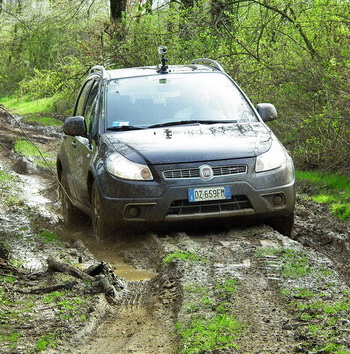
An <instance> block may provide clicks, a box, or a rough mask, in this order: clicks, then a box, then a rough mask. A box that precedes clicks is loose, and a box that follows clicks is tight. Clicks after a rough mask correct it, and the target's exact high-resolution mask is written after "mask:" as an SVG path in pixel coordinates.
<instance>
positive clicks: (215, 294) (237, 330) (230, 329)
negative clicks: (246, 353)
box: [176, 279, 243, 353]
mask: <svg viewBox="0 0 350 354" xmlns="http://www.w3.org/2000/svg"><path fill="white" fill-rule="evenodd" d="M236 288H237V280H236V279H226V280H225V281H224V282H222V283H216V284H213V286H212V287H211V289H208V288H207V287H199V286H197V284H193V285H190V286H187V287H186V288H185V291H186V292H187V293H189V294H192V296H195V297H196V298H197V299H198V300H197V303H196V304H195V305H191V306H189V307H188V308H187V311H186V313H187V314H189V317H188V318H187V320H186V321H183V322H177V323H176V331H177V334H178V335H179V336H180V338H181V342H182V351H181V352H182V353H204V352H206V351H208V352H210V351H215V350H224V351H226V350H231V349H238V348H239V347H238V345H237V344H236V343H235V342H236V340H237V339H238V338H239V336H240V334H241V332H242V329H243V325H242V324H241V323H239V322H238V321H237V319H236V318H235V316H233V315H232V298H233V297H234V294H235V293H236Z"/></svg>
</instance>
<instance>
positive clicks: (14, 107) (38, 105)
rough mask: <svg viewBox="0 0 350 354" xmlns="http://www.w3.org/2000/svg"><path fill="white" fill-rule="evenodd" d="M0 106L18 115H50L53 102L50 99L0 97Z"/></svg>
mask: <svg viewBox="0 0 350 354" xmlns="http://www.w3.org/2000/svg"><path fill="white" fill-rule="evenodd" d="M0 104H1V105H3V106H5V107H7V108H8V109H9V110H11V111H13V112H16V114H19V115H26V114H35V113H40V114H42V113H51V112H52V111H53V101H52V99H51V98H39V99H35V100H33V99H29V98H26V97H21V98H18V97H16V96H7V97H0Z"/></svg>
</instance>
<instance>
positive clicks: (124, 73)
mask: <svg viewBox="0 0 350 354" xmlns="http://www.w3.org/2000/svg"><path fill="white" fill-rule="evenodd" d="M201 62H202V63H204V64H200V63H201ZM193 72H223V73H224V72H225V71H224V69H223V68H222V67H221V65H220V64H219V63H217V62H216V61H214V60H211V59H205V58H200V59H194V60H192V62H191V63H190V64H185V65H169V66H165V67H162V66H160V65H158V66H141V67H134V68H123V69H115V70H106V69H105V68H104V67H103V66H99V65H97V66H94V67H92V68H91V70H90V74H99V75H100V76H102V77H103V78H104V79H106V80H113V79H120V78H126V77H137V76H148V75H164V74H170V73H193Z"/></svg>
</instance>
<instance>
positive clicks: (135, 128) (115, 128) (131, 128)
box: [107, 125, 145, 131]
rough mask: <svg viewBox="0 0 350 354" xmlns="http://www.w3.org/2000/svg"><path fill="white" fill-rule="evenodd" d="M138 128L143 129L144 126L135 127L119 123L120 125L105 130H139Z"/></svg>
mask: <svg viewBox="0 0 350 354" xmlns="http://www.w3.org/2000/svg"><path fill="white" fill-rule="evenodd" d="M140 129H145V128H143V127H136V126H135V125H121V126H116V127H109V128H107V130H114V131H126V130H140Z"/></svg>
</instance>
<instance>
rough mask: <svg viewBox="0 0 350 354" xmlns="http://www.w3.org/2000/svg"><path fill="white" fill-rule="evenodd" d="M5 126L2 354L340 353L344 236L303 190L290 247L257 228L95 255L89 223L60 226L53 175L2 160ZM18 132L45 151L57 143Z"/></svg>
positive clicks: (9, 128)
mask: <svg viewBox="0 0 350 354" xmlns="http://www.w3.org/2000/svg"><path fill="white" fill-rule="evenodd" d="M11 122H12V121H11V119H9V118H8V117H6V116H4V115H3V116H1V118H0V172H1V173H0V177H1V178H0V188H1V195H0V200H1V204H2V208H1V210H0V220H1V226H0V237H1V240H2V241H3V243H2V247H1V249H2V251H1V258H0V282H1V288H0V291H1V292H0V297H1V303H0V321H1V322H0V338H1V341H0V351H1V352H4V353H24V352H26V353H32V352H38V351H44V352H49V353H56V352H57V353H62V352H66V353H179V352H185V353H192V352H193V353H195V352H202V353H314V352H319V353H321V352H322V353H340V352H342V353H346V352H350V344H349V343H350V315H349V313H350V300H349V294H350V289H349V284H350V277H349V261H348V260H349V251H350V237H349V225H348V224H344V223H340V222H338V221H337V220H335V219H334V218H333V217H332V215H331V214H330V213H329V211H328V210H327V208H326V207H324V206H322V205H318V204H316V203H313V202H311V201H310V200H308V199H307V198H306V197H305V196H304V195H303V194H302V188H301V191H300V192H301V194H300V195H299V197H298V205H297V213H296V214H297V215H296V226H295V231H294V234H293V239H290V238H287V237H284V236H282V235H280V234H279V233H278V232H276V231H274V230H273V229H271V228H270V227H267V226H265V225H256V226H253V227H249V228H239V229H238V228H237V229H234V228H231V229H226V228H221V229H220V228H218V227H216V228H213V229H212V230H208V229H202V230H201V229H199V230H196V232H193V231H189V230H180V231H174V232H169V233H162V234H160V233H152V232H151V233H147V234H138V235H128V236H127V237H126V236H124V237H123V235H119V237H118V238H115V239H111V240H108V241H105V242H103V243H96V242H95V241H94V240H93V238H92V234H91V229H90V224H89V220H88V219H87V218H82V219H81V220H77V225H76V227H75V228H74V229H66V228H65V227H64V225H63V224H62V222H61V216H60V203H59V200H58V194H57V182H56V180H55V176H54V173H53V172H52V171H51V170H50V169H49V168H48V167H45V166H44V167H40V166H38V164H37V163H36V161H30V160H28V159H26V158H23V157H19V156H16V155H15V154H14V153H13V141H14V140H15V139H18V138H23V131H22V130H19V129H18V127H17V126H16V125H15V124H11ZM12 123H13V122H12ZM25 133H26V134H28V136H30V137H32V139H33V141H34V142H35V144H36V145H37V146H38V147H39V148H40V149H41V150H42V151H46V152H48V153H49V152H52V151H56V150H57V146H58V139H59V135H60V134H59V131H56V130H52V131H50V130H47V129H45V131H44V130H40V129H39V130H38V128H35V127H31V128H29V129H27V128H26V129H25ZM53 156H54V155H53ZM47 159H48V162H49V163H50V162H51V163H52V162H54V161H51V160H50V158H49V157H48V158H47ZM4 245H6V247H5V246H4ZM49 257H52V258H54V259H55V260H57V261H58V262H61V263H62V264H66V265H68V266H69V267H71V268H73V269H77V270H79V271H84V272H85V274H87V272H86V271H87V270H88V269H90V270H89V271H90V273H89V274H90V275H89V277H90V278H88V277H85V278H84V276H83V278H79V277H78V276H77V274H73V275H72V273H67V272H62V271H57V269H53V268H52V267H50V263H48V261H47V259H48V258H49ZM101 262H104V263H103V264H104V265H105V266H106V268H104V271H103V272H102V273H98V272H97V271H96V272H97V273H98V274H97V275H96V274H94V272H91V269H95V270H96V269H97V267H98V266H99V265H101ZM106 269H107V270H106ZM111 269H112V271H111ZM102 278H104V279H107V280H108V284H109V285H111V286H112V292H106V291H104V290H106V289H104V288H103V286H102V285H101V279H102Z"/></svg>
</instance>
